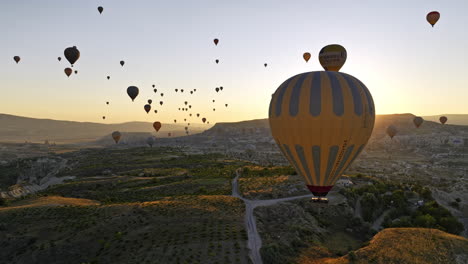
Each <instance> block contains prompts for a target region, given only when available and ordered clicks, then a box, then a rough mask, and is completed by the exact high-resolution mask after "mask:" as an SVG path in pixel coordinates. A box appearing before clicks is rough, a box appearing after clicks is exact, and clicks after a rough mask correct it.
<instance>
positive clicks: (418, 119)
mask: <svg viewBox="0 0 468 264" xmlns="http://www.w3.org/2000/svg"><path fill="white" fill-rule="evenodd" d="M423 121H424V119H423V118H422V117H420V116H416V117H415V118H414V119H413V123H414V125H415V126H416V128H418V127H420V126H421V125H422V123H423Z"/></svg>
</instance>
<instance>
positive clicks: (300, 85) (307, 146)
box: [269, 71, 375, 197]
mask: <svg viewBox="0 0 468 264" xmlns="http://www.w3.org/2000/svg"><path fill="white" fill-rule="evenodd" d="M269 122H270V129H271V133H272V136H273V138H274V140H275V141H276V143H277V145H278V146H279V148H280V150H281V152H282V153H283V155H284V156H285V157H286V159H287V160H288V161H289V163H290V164H291V165H292V166H293V167H294V168H295V169H296V171H297V173H298V174H299V175H301V176H302V178H303V179H304V181H305V183H306V185H307V187H308V188H309V190H310V191H311V192H312V193H313V194H314V195H315V196H318V197H324V196H326V195H327V193H328V192H329V191H330V190H331V189H332V187H333V185H334V184H335V182H336V181H337V180H338V178H339V177H341V175H342V173H343V171H345V170H346V168H348V167H349V165H351V163H352V162H353V161H354V160H355V159H356V157H357V156H358V155H359V153H361V151H362V150H363V148H364V146H365V145H366V143H367V141H368V140H369V138H370V135H371V133H372V130H373V128H374V122H375V108H374V101H373V99H372V96H371V94H370V92H369V90H368V89H367V87H366V86H365V85H364V84H363V83H362V82H361V81H360V80H358V79H357V78H355V77H353V76H351V75H349V74H345V73H340V72H336V71H325V72H323V71H320V72H306V73H301V74H298V75H295V76H293V77H291V78H289V79H287V80H286V81H285V82H283V84H281V85H280V86H279V88H278V89H277V90H276V92H275V93H274V94H273V96H272V98H271V101H270V109H269Z"/></svg>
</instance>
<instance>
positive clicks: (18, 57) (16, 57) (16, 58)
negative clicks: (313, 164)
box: [13, 56, 21, 64]
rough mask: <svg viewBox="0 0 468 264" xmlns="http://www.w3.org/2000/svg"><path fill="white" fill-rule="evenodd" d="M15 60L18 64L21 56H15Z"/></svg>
mask: <svg viewBox="0 0 468 264" xmlns="http://www.w3.org/2000/svg"><path fill="white" fill-rule="evenodd" d="M13 60H14V61H15V62H16V64H18V62H19V61H20V60H21V58H20V56H14V57H13Z"/></svg>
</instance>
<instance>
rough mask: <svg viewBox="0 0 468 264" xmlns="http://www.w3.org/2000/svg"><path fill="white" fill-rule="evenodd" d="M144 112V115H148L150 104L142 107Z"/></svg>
mask: <svg viewBox="0 0 468 264" xmlns="http://www.w3.org/2000/svg"><path fill="white" fill-rule="evenodd" d="M143 108H144V109H145V111H146V113H147V114H148V113H149V111H150V110H151V105H150V104H145V106H144V107H143Z"/></svg>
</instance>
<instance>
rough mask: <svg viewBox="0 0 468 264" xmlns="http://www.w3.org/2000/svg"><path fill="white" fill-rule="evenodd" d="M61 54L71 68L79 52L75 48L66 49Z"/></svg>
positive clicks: (78, 56)
mask: <svg viewBox="0 0 468 264" xmlns="http://www.w3.org/2000/svg"><path fill="white" fill-rule="evenodd" d="M63 54H64V55H65V58H66V59H67V60H68V62H69V63H70V64H71V66H72V67H73V64H75V62H76V61H77V60H78V59H79V58H80V51H79V50H78V49H77V48H76V46H73V47H68V48H66V49H65V51H64V52H63Z"/></svg>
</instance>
